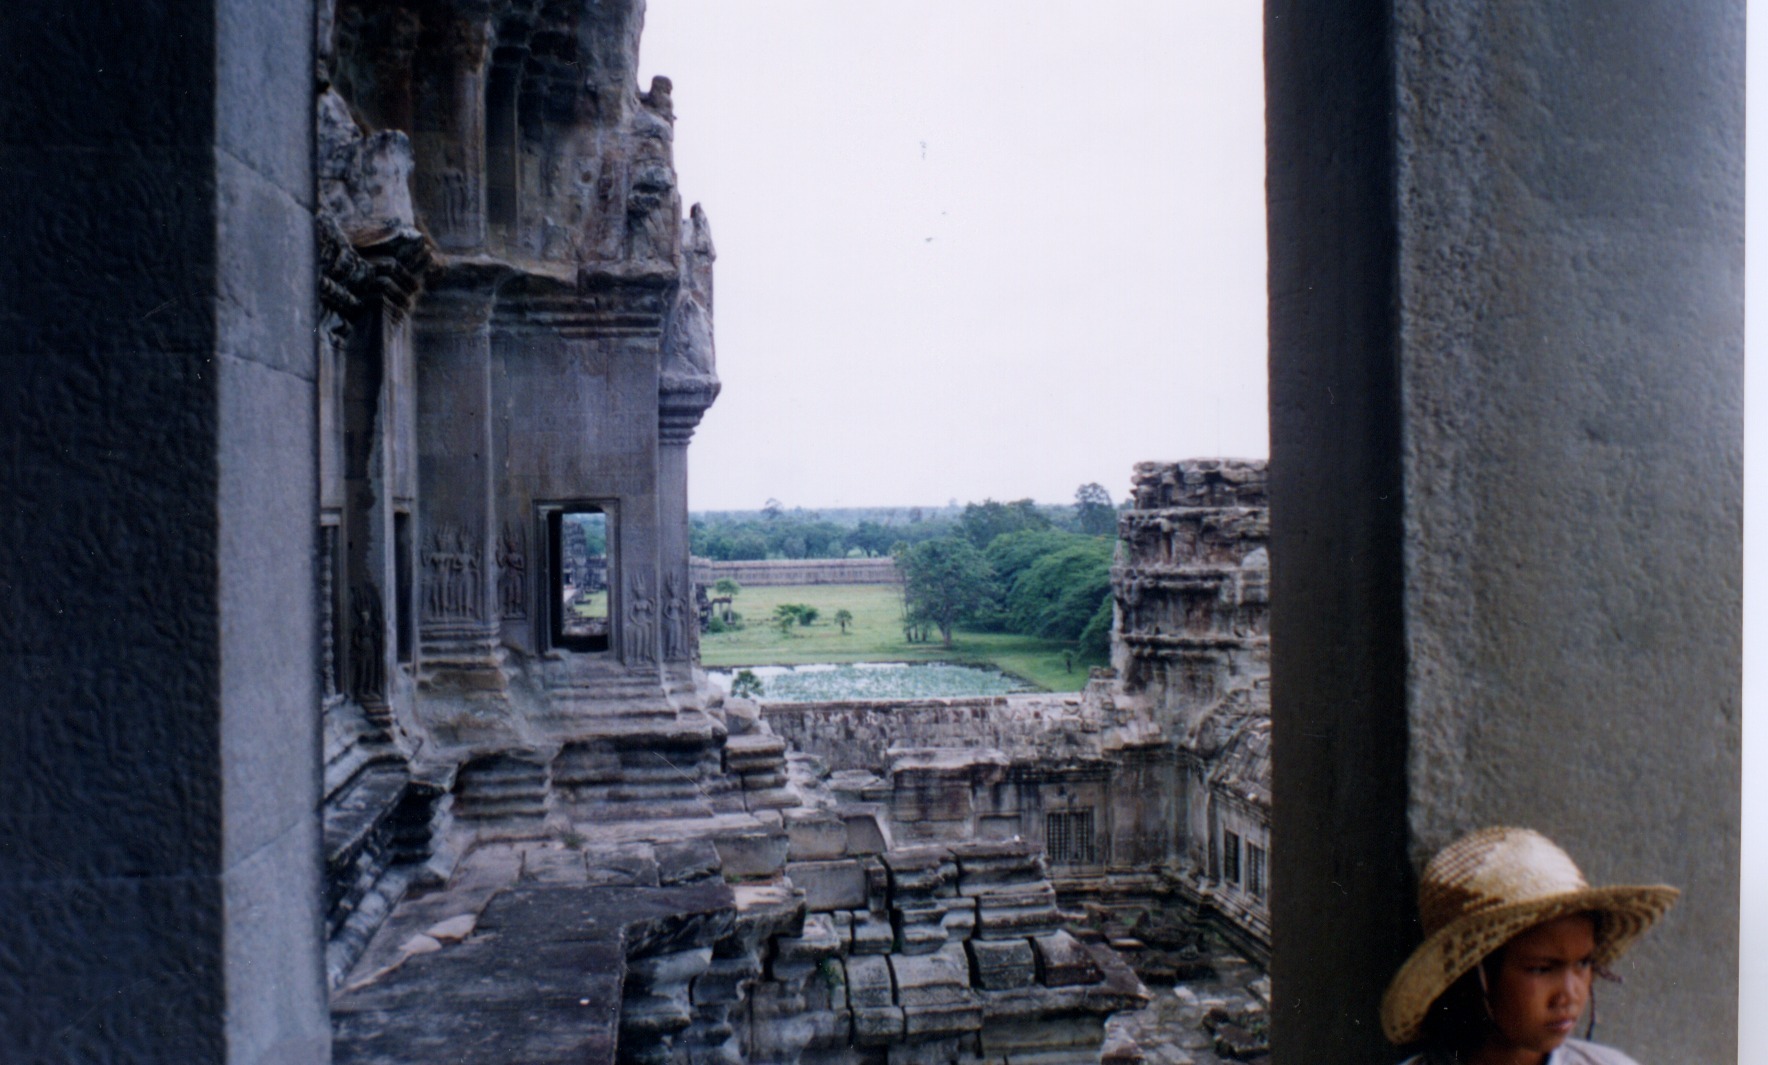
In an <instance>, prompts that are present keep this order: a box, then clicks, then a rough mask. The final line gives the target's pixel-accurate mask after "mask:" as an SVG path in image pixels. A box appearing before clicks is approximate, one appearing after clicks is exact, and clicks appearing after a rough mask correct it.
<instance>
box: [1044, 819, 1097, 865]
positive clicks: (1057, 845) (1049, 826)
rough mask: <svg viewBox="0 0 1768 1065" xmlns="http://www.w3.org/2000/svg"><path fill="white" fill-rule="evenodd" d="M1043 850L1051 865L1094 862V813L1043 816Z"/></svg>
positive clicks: (1088, 863)
mask: <svg viewBox="0 0 1768 1065" xmlns="http://www.w3.org/2000/svg"><path fill="white" fill-rule="evenodd" d="M1044 851H1045V853H1046V854H1048V855H1049V857H1050V864H1052V865H1090V864H1091V863H1092V861H1093V811H1092V810H1090V809H1086V810H1068V811H1062V812H1058V813H1049V814H1045V815H1044Z"/></svg>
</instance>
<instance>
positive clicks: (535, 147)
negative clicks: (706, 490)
mask: <svg viewBox="0 0 1768 1065" xmlns="http://www.w3.org/2000/svg"><path fill="white" fill-rule="evenodd" d="M643 16H644V5H643V3H642V0H615V2H611V3H595V4H584V3H560V2H539V0H494V2H489V3H482V2H464V0H463V2H449V0H409V2H406V0H395V2H382V0H336V2H335V3H333V4H322V5H321V11H320V17H319V32H318V42H317V56H318V66H319V75H320V77H319V93H318V99H317V117H316V136H317V139H318V151H317V159H318V169H319V173H318V179H319V197H320V207H321V211H320V217H319V226H320V236H321V278H320V289H321V295H322V301H323V305H324V309H325V312H326V314H325V320H324V322H323V328H322V336H323V343H322V351H321V353H320V368H319V373H320V379H321V380H320V393H321V395H320V454H321V476H320V480H321V487H320V496H321V507H320V514H319V517H318V522H319V530H318V542H319V547H320V555H321V574H320V580H321V585H322V588H321V599H322V603H321V615H322V617H321V627H322V641H321V642H322V646H323V649H324V650H323V658H324V661H323V664H322V672H323V674H324V682H323V690H324V717H325V722H326V738H327V750H326V760H327V778H326V790H327V801H328V807H327V808H328V821H327V829H328V833H327V860H328V864H329V867H330V873H331V875H332V892H331V898H330V902H331V913H330V921H331V930H332V933H333V937H334V939H333V950H332V959H331V967H332V970H333V977H334V979H336V978H338V977H339V976H340V975H341V973H342V972H343V971H344V970H345V969H346V968H347V967H348V965H349V964H350V963H351V962H352V961H353V959H354V958H355V956H356V953H357V952H358V951H359V949H360V948H361V945H362V944H361V940H362V939H363V938H364V937H365V936H366V935H367V934H368V933H369V931H370V930H371V929H372V928H373V927H374V926H375V924H376V923H377V921H378V919H379V916H380V915H381V914H382V912H383V911H384V910H385V907H386V906H387V905H389V904H390V903H391V902H392V901H393V900H395V899H397V898H398V897H399V896H400V894H401V893H402V892H403V890H404V889H405V887H406V886H407V881H408V880H409V879H410V877H411V876H412V875H419V877H420V879H421V874H412V873H410V870H411V869H415V868H422V867H424V865H423V863H425V862H428V863H429V868H430V869H431V874H430V875H444V874H445V873H446V870H447V862H448V861H449V860H450V859H449V855H450V854H452V853H454V852H457V851H460V850H462V849H463V848H465V847H467V846H470V841H471V840H472V839H473V838H475V837H476V834H482V833H484V832H486V831H491V832H494V833H497V834H502V835H506V836H507V835H515V836H522V835H533V834H536V833H541V832H543V831H554V832H560V831H569V829H568V827H567V826H568V825H570V824H571V823H572V822H573V820H575V819H583V818H590V817H594V818H595V819H598V820H604V821H605V820H608V819H610V818H613V819H618V818H619V817H620V816H621V815H622V811H623V810H631V811H635V812H641V813H642V814H643V815H644V816H649V817H655V816H658V815H659V814H661V813H669V814H673V815H677V816H705V815H707V814H709V813H711V806H710V805H709V799H708V796H709V795H710V794H711V793H713V792H714V791H716V781H715V780H713V779H711V778H714V777H716V775H717V772H718V759H719V751H718V748H719V744H720V743H721V741H722V737H723V732H722V727H721V726H719V725H718V724H717V723H716V722H715V721H714V720H713V719H712V718H710V717H709V716H708V715H707V714H706V712H705V698H706V694H707V689H706V688H705V686H704V679H703V677H701V675H700V674H699V673H698V671H697V670H696V668H695V660H696V640H697V634H698V629H697V624H696V621H695V611H694V607H693V596H694V589H693V585H692V582H691V579H690V576H689V569H688V542H687V447H688V442H689V440H690V439H691V437H692V435H693V432H694V429H695V427H696V426H697V425H698V423H699V421H700V418H701V416H702V414H703V413H704V412H705V411H706V409H707V408H708V407H709V406H710V405H711V404H712V402H713V400H714V399H715V398H716V397H717V395H718V391H719V381H718V377H717V375H716V372H715V368H714V352H713V342H712V262H713V258H714V255H715V253H714V249H713V245H712V238H711V233H710V229H709V228H708V225H707V222H706V218H705V215H704V214H703V213H702V212H701V211H700V209H699V208H698V207H697V206H696V207H695V208H693V210H692V211H691V212H689V213H688V214H686V216H685V217H684V213H683V210H682V204H681V200H680V196H679V194H678V192H677V189H676V179H675V170H674V163H673V160H672V148H671V142H672V135H673V123H674V118H675V115H674V109H673V106H672V103H671V99H670V91H671V85H670V83H669V81H668V79H666V78H656V79H654V80H653V81H652V83H651V86H650V88H649V91H645V92H641V91H639V90H638V88H637V87H636V81H635V66H636V62H637V46H638V35H639V31H640V28H641V26H642V23H643ZM622 804H626V805H624V806H623V805H622ZM591 811H593V813H592V812H591Z"/></svg>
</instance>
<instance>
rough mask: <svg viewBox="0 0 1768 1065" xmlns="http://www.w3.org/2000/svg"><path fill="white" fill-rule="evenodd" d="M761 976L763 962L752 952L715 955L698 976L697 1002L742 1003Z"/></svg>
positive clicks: (694, 994) (707, 1003)
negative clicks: (717, 956)
mask: <svg viewBox="0 0 1768 1065" xmlns="http://www.w3.org/2000/svg"><path fill="white" fill-rule="evenodd" d="M760 976H761V963H760V962H758V961H757V960H756V959H755V958H754V957H753V956H752V955H748V954H742V955H739V956H737V957H734V958H713V959H712V963H711V964H710V965H708V966H707V967H706V971H705V972H703V973H701V974H700V975H699V976H697V977H695V978H694V986H693V995H692V997H693V1002H694V1005H696V1006H706V1005H711V1004H714V1003H734V1002H741V1001H742V1000H743V996H744V993H745V992H747V991H748V989H749V987H750V985H752V984H754V983H755V981H756V980H757V979H759V978H760Z"/></svg>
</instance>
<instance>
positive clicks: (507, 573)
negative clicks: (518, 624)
mask: <svg viewBox="0 0 1768 1065" xmlns="http://www.w3.org/2000/svg"><path fill="white" fill-rule="evenodd" d="M497 568H498V575H497V598H498V605H499V611H498V612H499V615H500V616H502V617H504V618H506V619H512V620H514V619H521V618H526V617H527V616H528V534H527V528H526V526H525V525H524V524H523V523H522V522H519V521H518V522H515V523H513V524H512V523H510V522H507V521H506V522H504V523H503V536H502V538H501V539H500V540H499V541H498V546H497Z"/></svg>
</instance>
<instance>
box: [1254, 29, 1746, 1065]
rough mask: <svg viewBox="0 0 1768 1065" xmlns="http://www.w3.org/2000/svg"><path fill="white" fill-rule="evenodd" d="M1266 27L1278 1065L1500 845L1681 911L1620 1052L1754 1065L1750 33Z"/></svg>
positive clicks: (1640, 989) (1632, 1008) (1354, 1030)
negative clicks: (1739, 1018)
mask: <svg viewBox="0 0 1768 1065" xmlns="http://www.w3.org/2000/svg"><path fill="white" fill-rule="evenodd" d="M1266 10H1267V14H1268V15H1269V21H1268V22H1267V45H1266V47H1267V52H1266V58H1267V93H1268V119H1269V125H1268V136H1269V149H1270V182H1269V198H1270V201H1269V205H1270V242H1271V274H1270V276H1271V415H1272V434H1271V435H1272V463H1271V472H1272V492H1271V507H1272V578H1273V581H1274V582H1275V587H1274V589H1273V593H1272V606H1273V622H1272V643H1273V648H1274V655H1275V657H1274V662H1273V718H1274V732H1275V739H1276V754H1275V765H1274V769H1273V778H1274V782H1275V786H1276V789H1277V791H1276V797H1275V814H1276V822H1275V836H1274V841H1273V859H1274V862H1275V868H1274V874H1275V885H1274V895H1273V902H1274V920H1275V929H1274V945H1275V956H1274V960H1273V985H1274V989H1275V994H1276V1002H1275V1017H1274V1021H1273V1024H1274V1046H1275V1047H1276V1050H1277V1054H1278V1060H1279V1061H1295V1062H1299V1061H1322V1060H1331V1061H1340V1060H1343V1061H1351V1060H1379V1059H1381V1058H1382V1057H1384V1056H1387V1055H1389V1054H1391V1051H1389V1050H1388V1049H1387V1048H1385V1046H1384V1044H1383V1041H1382V1040H1381V1037H1380V1034H1379V1030H1378V1025H1377V1020H1376V1003H1377V1001H1378V999H1379V996H1380V993H1381V990H1382V988H1383V986H1384V985H1385V983H1386V981H1387V979H1388V978H1389V977H1390V976H1391V974H1392V972H1393V969H1394V967H1395V966H1396V965H1397V963H1398V962H1399V960H1400V959H1401V958H1402V957H1403V956H1404V954H1405V953H1406V952H1407V951H1408V950H1409V949H1410V948H1411V946H1412V945H1413V944H1414V943H1415V942H1416V941H1417V938H1418V931H1417V928H1416V924H1415V921H1414V920H1413V918H1412V905H1413V902H1412V898H1411V891H1412V885H1411V871H1412V870H1413V869H1416V868H1417V867H1418V865H1419V864H1420V863H1421V862H1422V861H1423V860H1424V859H1425V858H1427V857H1428V855H1429V854H1430V853H1431V852H1432V851H1433V850H1434V849H1436V848H1437V847H1440V846H1441V845H1442V844H1444V843H1446V842H1447V841H1448V840H1449V839H1451V838H1452V837H1454V836H1455V835H1458V834H1459V833H1461V832H1463V831H1465V830H1467V829H1470V828H1472V827H1475V826H1478V825H1484V824H1494V823H1515V824H1526V825H1530V826H1533V827H1536V828H1539V829H1541V830H1542V831H1544V832H1546V833H1547V834H1548V835H1550V836H1552V837H1553V838H1555V839H1557V840H1558V841H1560V842H1561V843H1562V844H1563V845H1564V846H1565V847H1566V848H1567V849H1568V850H1569V851H1570V852H1571V853H1572V855H1573V857H1574V858H1576V859H1578V860H1579V862H1580V863H1581V864H1582V865H1583V867H1584V869H1585V871H1586V872H1587V873H1588V874H1589V875H1590V876H1591V878H1592V879H1594V880H1597V881H1608V882H1613V881H1615V880H1634V881H1666V882H1670V883H1675V884H1678V885H1680V886H1681V887H1683V888H1684V889H1685V892H1686V895H1685V897H1684V900H1683V902H1682V904H1681V905H1680V906H1679V907H1678V908H1677V910H1676V911H1674V912H1673V913H1672V914H1671V916H1670V917H1669V919H1668V920H1667V921H1666V922H1665V924H1664V926H1663V927H1662V928H1661V929H1659V930H1658V931H1657V932H1655V933H1654V934H1653V936H1652V937H1651V938H1650V939H1648V940H1647V941H1646V942H1645V943H1644V944H1643V945H1642V946H1641V947H1640V948H1639V949H1638V950H1637V951H1636V952H1635V954H1633V955H1631V956H1630V957H1629V959H1628V963H1627V964H1626V965H1625V967H1624V973H1625V976H1626V978H1627V985H1626V987H1625V988H1622V989H1610V988H1608V987H1604V988H1603V989H1602V995H1601V997H1602V999H1603V1009H1602V1015H1603V1031H1602V1033H1601V1034H1602V1035H1603V1037H1604V1038H1605V1039H1606V1040H1609V1041H1612V1042H1614V1043H1615V1044H1616V1045H1618V1046H1621V1047H1622V1048H1624V1049H1626V1050H1627V1051H1628V1052H1629V1053H1631V1054H1632V1055H1634V1056H1635V1057H1638V1058H1640V1059H1641V1060H1651V1059H1664V1060H1669V1059H1684V1058H1686V1059H1690V1060H1703V1061H1704V1060H1712V1061H1725V1060H1732V1059H1733V1058H1734V1057H1735V1055H1736V1046H1735V1033H1736V967H1737V954H1736V940H1735V937H1736V920H1737V889H1736V878H1737V845H1738V783H1739V760H1738V759H1739V755H1738V745H1739V720H1738V714H1739V701H1740V699H1739V697H1740V692H1739V665H1740V661H1741V655H1740V647H1739V622H1740V616H1741V615H1740V603H1739V593H1738V589H1739V586H1740V569H1741V564H1740V559H1741V546H1740V527H1741V521H1740V503H1741V495H1742V492H1741V430H1742V414H1741V395H1742V389H1741V384H1742V321H1743V319H1742V308H1743V301H1742V276H1743V275H1742V266H1743V254H1742V250H1743V249H1742V219H1743V215H1742V173H1743V169H1742V161H1743V153H1742V149H1743V112H1742V98H1743V97H1742V94H1743V32H1742V31H1743V27H1742V5H1741V4H1738V3H1727V4H1720V5H1708V6H1706V7H1703V8H1701V9H1699V10H1692V9H1688V8H1686V7H1684V6H1682V5H1677V4H1673V3H1669V2H1667V0H1625V2H1623V3H1621V4H1620V5H1619V6H1616V5H1615V4H1598V3H1594V2H1583V0H1580V2H1577V3H1573V4H1570V5H1563V4H1562V5H1558V6H1555V7H1553V8H1551V9H1546V8H1541V7H1539V6H1538V5H1530V4H1523V3H1514V2H1505V3H1500V4H1497V5H1480V6H1455V5H1451V6H1448V7H1445V6H1444V5H1433V4H1429V3H1425V2H1413V0H1403V2H1399V3H1394V4H1353V5H1348V6H1347V5H1337V6H1335V7H1334V8H1333V9H1332V11H1331V13H1330V14H1322V13H1321V12H1320V11H1319V10H1316V9H1315V7H1314V5H1307V4H1300V3H1291V2H1287V0H1273V2H1271V3H1269V4H1268V5H1267V8H1266Z"/></svg>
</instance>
